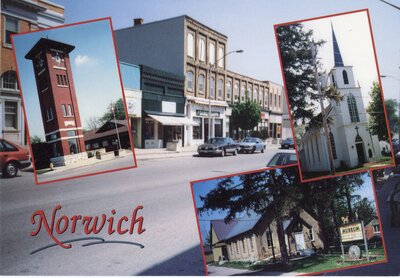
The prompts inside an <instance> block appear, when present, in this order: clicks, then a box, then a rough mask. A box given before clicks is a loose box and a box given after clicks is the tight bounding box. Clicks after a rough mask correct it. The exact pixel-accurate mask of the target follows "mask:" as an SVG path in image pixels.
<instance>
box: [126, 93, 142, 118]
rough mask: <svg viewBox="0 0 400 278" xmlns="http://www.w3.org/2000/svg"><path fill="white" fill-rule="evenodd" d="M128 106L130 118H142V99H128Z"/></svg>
mask: <svg viewBox="0 0 400 278" xmlns="http://www.w3.org/2000/svg"><path fill="white" fill-rule="evenodd" d="M126 106H127V107H128V115H129V116H130V117H140V115H141V114H142V102H141V99H140V98H133V97H126Z"/></svg>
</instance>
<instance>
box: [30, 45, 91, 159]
mask: <svg viewBox="0 0 400 278" xmlns="http://www.w3.org/2000/svg"><path fill="white" fill-rule="evenodd" d="M74 48H75V46H72V45H69V44H65V43H62V42H59V41H54V40H50V39H45V38H41V39H40V40H39V41H38V42H37V43H36V44H35V45H34V46H33V47H32V49H31V50H30V51H29V52H28V53H27V54H26V56H25V58H26V59H29V60H32V63H33V68H34V72H35V79H36V86H37V90H38V95H39V103H40V110H41V113H42V121H43V126H44V132H45V136H46V142H47V143H48V144H49V145H50V148H51V153H52V155H51V156H52V158H51V159H50V161H51V162H53V163H54V164H56V165H65V164H68V163H69V162H68V161H69V160H70V159H74V160H76V159H77V158H79V157H77V156H81V157H82V159H84V158H85V157H86V153H85V151H86V150H85V144H84V140H83V128H82V124H81V119H80V116H79V108H78V101H77V98H76V92H75V86H74V79H73V75H72V69H71V64H70V60H69V53H70V52H71V51H72V50H74Z"/></svg>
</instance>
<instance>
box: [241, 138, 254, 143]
mask: <svg viewBox="0 0 400 278" xmlns="http://www.w3.org/2000/svg"><path fill="white" fill-rule="evenodd" d="M243 142H244V143H257V139H256V138H246V139H244V140H243Z"/></svg>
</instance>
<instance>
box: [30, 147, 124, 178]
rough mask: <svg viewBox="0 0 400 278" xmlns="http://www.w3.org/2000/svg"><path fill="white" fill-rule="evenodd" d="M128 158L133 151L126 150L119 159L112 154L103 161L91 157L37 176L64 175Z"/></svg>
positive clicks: (48, 170)
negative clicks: (79, 169) (68, 172)
mask: <svg viewBox="0 0 400 278" xmlns="http://www.w3.org/2000/svg"><path fill="white" fill-rule="evenodd" d="M126 156H132V151H131V150H124V151H123V152H121V153H120V155H119V156H117V157H115V156H114V155H112V154H107V155H103V156H102V159H97V158H96V157H91V158H88V159H87V160H81V161H76V162H74V163H71V164H69V165H65V166H58V167H54V170H51V169H50V168H47V169H41V170H37V171H36V174H37V175H51V174H55V173H62V172H65V171H68V170H73V169H77V168H82V167H88V166H93V165H97V164H100V163H103V162H106V161H111V160H116V159H121V158H124V157H126Z"/></svg>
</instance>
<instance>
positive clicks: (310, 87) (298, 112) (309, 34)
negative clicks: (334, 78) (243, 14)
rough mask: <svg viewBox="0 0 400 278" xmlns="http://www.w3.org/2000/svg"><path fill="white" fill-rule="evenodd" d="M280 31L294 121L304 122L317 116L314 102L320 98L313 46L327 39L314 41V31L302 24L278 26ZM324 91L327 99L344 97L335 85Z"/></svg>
mask: <svg viewBox="0 0 400 278" xmlns="http://www.w3.org/2000/svg"><path fill="white" fill-rule="evenodd" d="M276 31H277V36H278V44H279V51H280V56H281V60H282V66H283V73H284V76H285V84H286V89H287V93H288V97H289V103H290V107H291V114H292V118H293V122H294V124H295V125H296V124H297V123H298V122H299V121H300V122H302V123H303V124H304V123H305V122H307V121H308V120H311V119H312V118H313V117H314V116H315V115H314V112H315V108H313V102H314V101H317V100H318V99H319V95H318V91H317V84H316V80H315V68H314V64H313V57H312V52H311V45H312V44H314V45H315V46H316V48H317V49H318V47H320V46H322V45H323V44H324V43H325V41H322V40H321V41H317V42H314V41H313V31H312V30H310V31H305V30H304V29H303V25H302V24H298V23H296V24H290V25H285V26H278V27H277V29H276ZM320 67H321V64H320V62H319V61H318V60H317V68H320ZM322 94H323V95H324V98H325V99H331V100H335V101H340V100H341V99H342V96H341V95H340V94H339V92H338V91H337V90H336V89H335V87H333V86H327V87H326V88H325V87H324V88H323V92H322Z"/></svg>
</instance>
